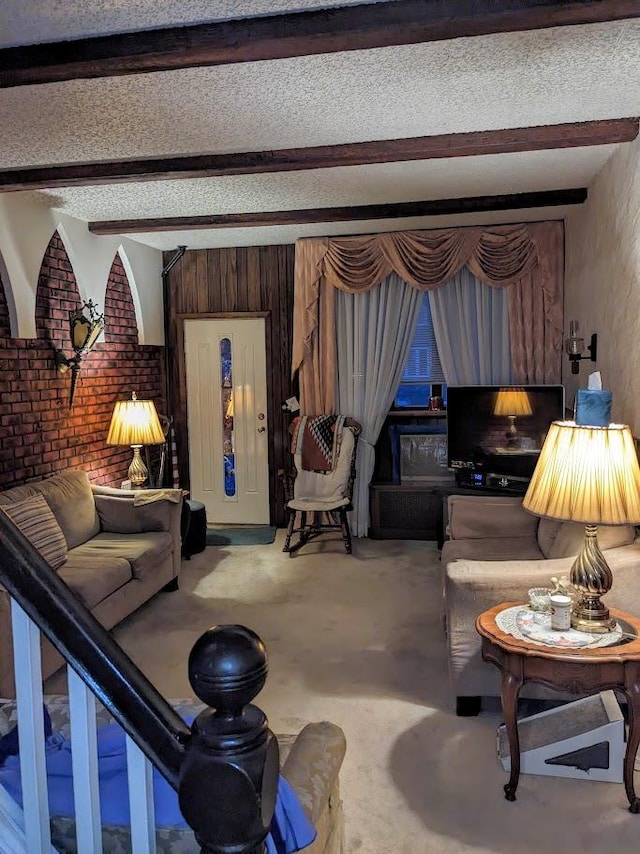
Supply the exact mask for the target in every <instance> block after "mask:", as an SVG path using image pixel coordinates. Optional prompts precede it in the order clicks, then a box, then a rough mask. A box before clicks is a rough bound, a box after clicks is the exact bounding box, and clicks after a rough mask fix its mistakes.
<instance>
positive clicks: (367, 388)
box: [336, 273, 423, 537]
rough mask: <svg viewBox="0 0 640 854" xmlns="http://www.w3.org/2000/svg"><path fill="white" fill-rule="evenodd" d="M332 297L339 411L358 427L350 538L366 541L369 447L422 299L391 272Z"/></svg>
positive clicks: (391, 392) (394, 385)
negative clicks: (360, 289)
mask: <svg viewBox="0 0 640 854" xmlns="http://www.w3.org/2000/svg"><path fill="white" fill-rule="evenodd" d="M336 296H337V299H336V336H337V341H336V345H337V356H338V412H340V413H341V414H344V415H350V416H351V417H352V418H355V419H356V420H357V421H359V422H360V424H361V425H362V434H361V435H360V441H359V444H358V456H357V460H356V481H355V487H354V512H353V516H352V521H351V527H352V531H353V534H354V536H356V537H366V536H367V533H368V530H369V482H370V481H371V477H372V475H373V469H374V466H375V450H374V445H375V443H376V440H377V439H378V434H379V433H380V430H381V428H382V425H383V423H384V420H385V418H386V416H387V413H388V411H389V408H390V407H391V403H392V401H393V398H394V395H395V393H396V390H397V388H398V385H399V383H400V377H401V375H402V369H403V367H404V363H405V360H406V358H407V352H408V349H409V345H410V344H411V339H412V338H413V333H414V331H415V327H416V323H417V320H418V314H419V312H420V304H421V302H422V297H423V294H422V292H421V291H418V290H417V289H416V288H412V287H411V286H410V285H408V284H407V283H406V282H404V281H403V280H402V279H400V278H399V276H398V275H397V274H396V273H392V274H391V275H390V276H388V277H387V278H386V279H385V280H384V281H383V282H382V283H381V284H380V285H377V286H376V287H374V288H372V289H371V290H370V291H367V292H366V293H363V294H347V293H344V291H338V293H337V295H336Z"/></svg>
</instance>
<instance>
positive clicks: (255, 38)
mask: <svg viewBox="0 0 640 854" xmlns="http://www.w3.org/2000/svg"><path fill="white" fill-rule="evenodd" d="M639 16H640V8H639V4H638V2H637V0H573V2H564V0H502V2H496V0H448V2H443V0H392V2H386V3H374V4H370V5H367V4H365V5H358V6H344V7H338V8H335V9H314V10H310V11H307V12H294V13H288V14H280V15H268V16H262V17H255V18H244V19H237V20H230V21H217V22H213V23H204V24H194V25H188V26H183V27H175V26H174V27H162V28H158V29H152V30H141V31H138V32H130V33H117V34H111V35H105V36H96V37H92V38H83V39H75V40H72V41H63V42H49V43H46V44H38V45H30V46H20V47H10V48H4V49H3V50H0V87H7V86H24V85H32V84H38V83H53V82H58V81H63V80H74V79H78V78H92V77H115V76H120V75H125V74H146V73H149V72H153V71H171V70H175V69H178V68H193V67H198V66H210V65H225V64H229V63H235V62H256V61H259V60H267V59H284V58H287V57H292V56H309V55H313V54H321V53H335V52H339V51H349V50H368V49H370V48H378V47H389V46H390V45H404V44H417V43H419V42H429V41H439V40H442V39H455V38H461V37H464V36H479V35H487V34H488V33H506V32H514V31H523V30H536V29H544V28H546V27H559V26H569V25H574V24H592V23H599V22H602V21H615V20H619V19H621V18H635V17H639Z"/></svg>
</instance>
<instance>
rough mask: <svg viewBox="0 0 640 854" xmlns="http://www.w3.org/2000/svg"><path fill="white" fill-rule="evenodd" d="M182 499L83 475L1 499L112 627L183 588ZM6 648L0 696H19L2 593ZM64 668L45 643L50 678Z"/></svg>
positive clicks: (1, 643)
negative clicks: (169, 589)
mask: <svg viewBox="0 0 640 854" xmlns="http://www.w3.org/2000/svg"><path fill="white" fill-rule="evenodd" d="M182 500H183V499H182V492H181V491H180V490H158V491H155V492H154V491H152V490H144V491H141V490H131V491H125V490H120V489H113V488H110V487H104V486H94V485H92V484H90V482H89V479H88V477H87V475H86V473H85V472H83V471H79V470H75V469H69V470H67V471H64V472H61V473H60V474H55V475H53V476H52V477H50V478H47V479H45V480H42V481H36V482H33V483H29V484H26V485H25V486H17V487H14V488H12V489H9V490H7V491H5V492H2V493H0V507H1V508H2V509H3V510H5V511H6V512H7V514H8V515H9V516H10V518H11V519H12V521H13V522H14V523H15V524H17V525H18V527H20V529H21V530H22V532H23V533H24V534H25V535H26V536H27V537H28V538H29V539H30V540H31V542H32V543H33V544H34V545H35V546H36V548H37V549H38V550H39V551H40V552H41V554H42V555H43V557H45V559H46V560H47V561H48V562H49V564H50V565H51V566H52V567H53V568H54V569H55V570H56V571H57V572H58V574H59V576H60V577H61V578H62V579H63V580H64V581H65V583H66V584H67V585H68V586H69V587H70V588H71V590H73V591H74V593H75V594H76V595H77V596H78V597H79V598H80V599H81V600H82V602H83V603H84V604H85V605H86V607H87V608H88V609H89V610H90V611H91V613H92V614H93V615H94V617H96V619H97V620H98V621H99V622H100V623H101V625H102V626H104V628H106V629H111V628H113V627H114V626H115V625H116V624H117V623H119V622H120V621H121V620H123V619H124V618H125V617H127V616H129V614H132V613H133V612H134V611H135V610H136V609H137V608H139V607H140V606H141V605H143V604H144V603H145V602H147V601H148V600H149V599H150V598H151V596H153V595H154V594H155V593H157V592H158V591H159V590H161V589H162V588H163V587H165V586H167V585H170V584H172V583H173V584H174V585H175V583H176V582H177V578H178V574H179V572H180V559H181V557H180V519H181V510H182ZM139 502H144V503H139ZM0 650H1V652H2V654H1V655H0V697H8V698H10V697H14V696H15V684H14V677H13V652H12V650H13V643H12V636H11V605H10V597H9V595H8V594H7V592H6V591H4V590H2V589H0ZM62 664H63V659H62V657H61V656H60V654H59V653H58V652H57V650H56V649H54V647H53V646H52V645H51V644H50V643H49V642H48V641H47V640H46V639H45V638H44V637H43V638H42V677H43V679H46V678H47V677H48V676H50V675H51V674H52V673H54V672H55V671H56V670H57V669H58V668H59V667H61V666H62Z"/></svg>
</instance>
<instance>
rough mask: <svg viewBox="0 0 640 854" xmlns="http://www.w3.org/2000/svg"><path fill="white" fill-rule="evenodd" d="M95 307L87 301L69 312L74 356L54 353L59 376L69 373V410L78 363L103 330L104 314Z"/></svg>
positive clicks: (90, 301)
mask: <svg viewBox="0 0 640 854" xmlns="http://www.w3.org/2000/svg"><path fill="white" fill-rule="evenodd" d="M97 309H98V307H97V305H96V304H95V303H94V302H92V300H89V302H85V303H84V304H83V305H81V306H80V308H76V309H73V310H72V311H70V312H69V334H70V336H71V346H72V347H73V351H74V353H75V356H72V357H71V358H70V359H67V357H66V356H65V355H64V353H63V352H62V350H56V351H55V353H54V357H53V358H54V362H55V366H56V370H57V371H58V372H59V373H61V374H66V372H67V371H69V370H70V371H71V388H70V390H69V409H71V407H72V406H73V395H74V394H75V390H76V382H77V379H78V374H79V373H80V363H81V362H82V360H83V359H84V357H85V356H86V355H87V353H88V352H89V351H90V350H91V348H92V347H93V345H94V344H95V343H96V341H97V340H98V336H99V335H100V333H101V332H102V330H103V329H104V314H98V310H97Z"/></svg>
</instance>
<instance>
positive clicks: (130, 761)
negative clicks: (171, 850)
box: [126, 736, 156, 854]
mask: <svg viewBox="0 0 640 854" xmlns="http://www.w3.org/2000/svg"><path fill="white" fill-rule="evenodd" d="M126 741H127V778H128V780H129V809H130V811H131V852H132V854H156V829H155V828H156V817H155V808H154V804H153V775H152V767H151V763H150V762H149V760H148V759H147V757H146V756H145V755H144V753H143V752H142V751H141V750H140V748H139V747H138V746H137V745H136V744H135V743H134V742H133V741H132V740H131V739H130V738H129V736H127V738H126Z"/></svg>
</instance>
